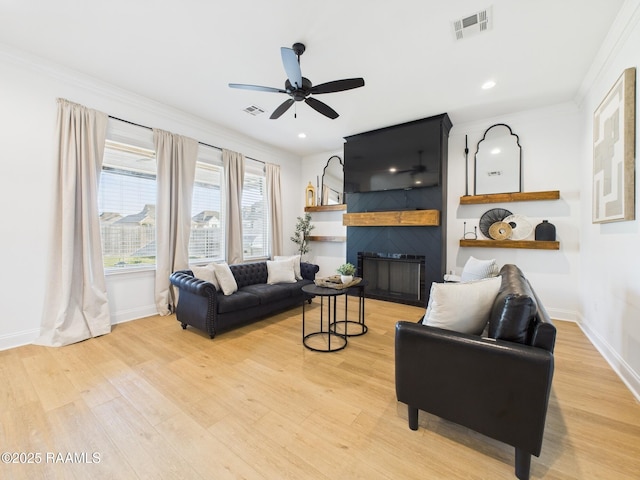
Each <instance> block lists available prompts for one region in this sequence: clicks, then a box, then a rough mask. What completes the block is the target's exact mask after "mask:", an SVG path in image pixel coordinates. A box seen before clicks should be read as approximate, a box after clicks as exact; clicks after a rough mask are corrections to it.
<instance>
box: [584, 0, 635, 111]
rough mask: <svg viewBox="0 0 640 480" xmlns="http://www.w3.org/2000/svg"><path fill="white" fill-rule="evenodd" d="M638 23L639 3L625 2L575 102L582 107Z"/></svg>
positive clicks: (629, 0) (631, 0) (632, 0)
mask: <svg viewBox="0 0 640 480" xmlns="http://www.w3.org/2000/svg"><path fill="white" fill-rule="evenodd" d="M639 22H640V3H639V2H637V0H626V1H625V2H624V3H623V4H622V7H621V8H620V11H619V12H618V15H617V16H616V18H615V20H614V21H613V23H612V24H611V28H610V29H609V33H607V36H606V37H605V40H604V42H602V45H601V46H600V50H598V53H597V54H596V56H595V58H594V59H593V62H592V63H591V67H590V68H589V70H588V72H587V74H586V76H585V78H584V80H583V81H582V84H581V85H580V87H579V88H578V92H577V94H576V96H575V102H576V104H577V105H578V107H581V106H582V103H583V102H584V100H585V98H586V97H587V94H588V93H589V91H590V90H591V89H592V88H593V86H594V85H595V84H596V83H598V81H599V80H601V79H603V77H604V76H605V75H606V73H607V72H608V70H609V69H610V68H611V65H612V64H613V62H614V60H615V57H616V56H617V54H618V53H619V52H620V50H621V49H622V47H623V46H624V45H625V43H626V41H627V39H628V38H629V36H630V35H631V33H632V32H633V30H634V29H635V28H636V26H637V25H638V23H639Z"/></svg>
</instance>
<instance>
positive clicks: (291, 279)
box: [267, 258, 296, 285]
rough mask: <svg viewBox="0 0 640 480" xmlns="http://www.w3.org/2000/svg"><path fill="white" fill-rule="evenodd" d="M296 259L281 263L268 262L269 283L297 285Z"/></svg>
mask: <svg viewBox="0 0 640 480" xmlns="http://www.w3.org/2000/svg"><path fill="white" fill-rule="evenodd" d="M294 260H295V259H293V258H290V259H288V260H282V261H279V262H276V261H273V262H272V261H271V260H267V283H268V284H269V285H273V284H274V283H296V274H295V272H294V269H293V262H294Z"/></svg>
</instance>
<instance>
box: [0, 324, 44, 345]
mask: <svg viewBox="0 0 640 480" xmlns="http://www.w3.org/2000/svg"><path fill="white" fill-rule="evenodd" d="M39 336H40V329H39V328H34V329H31V330H24V331H22V332H17V333H12V334H10V335H3V336H0V350H9V349H10V348H16V347H22V346H23V345H29V344H30V343H33V341H34V340H35V339H36V338H38V337H39Z"/></svg>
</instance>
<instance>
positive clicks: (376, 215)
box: [342, 210, 440, 227]
mask: <svg viewBox="0 0 640 480" xmlns="http://www.w3.org/2000/svg"><path fill="white" fill-rule="evenodd" d="M342 224H343V225H346V226H347V227H416V226H438V225H440V211H439V210H397V211H391V212H361V213H345V214H344V215H343V216H342Z"/></svg>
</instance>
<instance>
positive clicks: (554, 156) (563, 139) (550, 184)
mask: <svg viewBox="0 0 640 480" xmlns="http://www.w3.org/2000/svg"><path fill="white" fill-rule="evenodd" d="M579 120H580V114H579V110H578V108H577V106H576V105H574V104H573V103H567V104H561V105H556V106H553V107H549V108H544V109H538V110H530V111H525V112H518V113H514V114H511V115H507V116H502V117H499V118H488V119H485V120H483V121H480V122H474V123H468V124H460V125H456V124H455V123H454V126H453V128H452V129H451V132H450V134H449V182H448V202H447V209H448V210H447V211H448V225H447V272H450V271H453V272H454V273H458V274H460V272H461V271H462V268H463V267H464V264H465V262H466V261H467V259H468V258H469V257H470V256H474V257H476V258H481V259H489V258H495V259H496V260H497V263H498V264H499V265H500V266H502V265H504V264H505V263H514V264H516V265H518V266H519V267H520V268H521V269H522V270H523V272H525V274H526V275H527V278H529V280H530V281H531V283H532V285H533V287H534V288H535V290H536V293H537V294H538V295H539V296H540V299H541V300H542V302H543V303H544V305H545V308H546V309H547V310H548V312H549V314H550V315H551V316H552V317H553V318H557V319H566V320H577V319H578V316H579V310H580V305H579V295H578V290H577V286H578V285H579V282H580V262H579V259H580V255H579V222H580V181H579V178H580V161H581V158H580V152H579V149H578V148H577V145H579V144H580V141H581V137H580V135H581V133H582V132H581V129H580V121H579ZM454 122H455V119H454ZM496 123H505V124H507V125H509V126H510V127H511V129H512V131H513V133H515V134H517V135H518V136H519V141H520V145H521V148H522V177H523V179H522V183H523V185H522V187H523V188H522V190H523V191H525V192H537V191H545V190H559V191H560V200H545V201H533V202H512V203H498V204H482V205H460V197H461V196H463V195H465V192H466V189H465V158H464V148H465V135H466V136H467V137H468V145H469V158H468V162H469V186H468V191H469V195H473V193H474V189H473V176H474V175H473V165H474V155H475V152H476V150H477V144H478V142H479V141H480V140H481V139H482V137H483V135H484V132H485V130H486V129H487V128H489V127H491V126H492V125H494V124H496ZM492 208H505V209H507V210H509V211H511V212H512V213H514V214H521V215H524V216H525V217H526V218H527V219H528V220H529V222H530V223H531V224H532V226H534V227H535V225H537V224H538V223H540V222H541V221H542V220H549V222H551V223H552V224H554V225H555V226H556V240H558V241H559V242H560V250H558V251H555V250H529V249H500V248H480V247H476V248H467V247H462V248H461V247H460V246H459V240H460V239H461V238H462V236H463V233H464V222H466V229H467V231H473V228H474V227H477V226H478V222H479V219H480V217H481V216H482V214H483V213H484V212H486V211H487V210H489V209H492ZM478 238H484V237H483V236H482V234H481V233H480V230H479V229H478ZM528 239H529V240H533V239H534V236H533V233H532V234H531V235H530V237H529V238H528Z"/></svg>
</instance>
